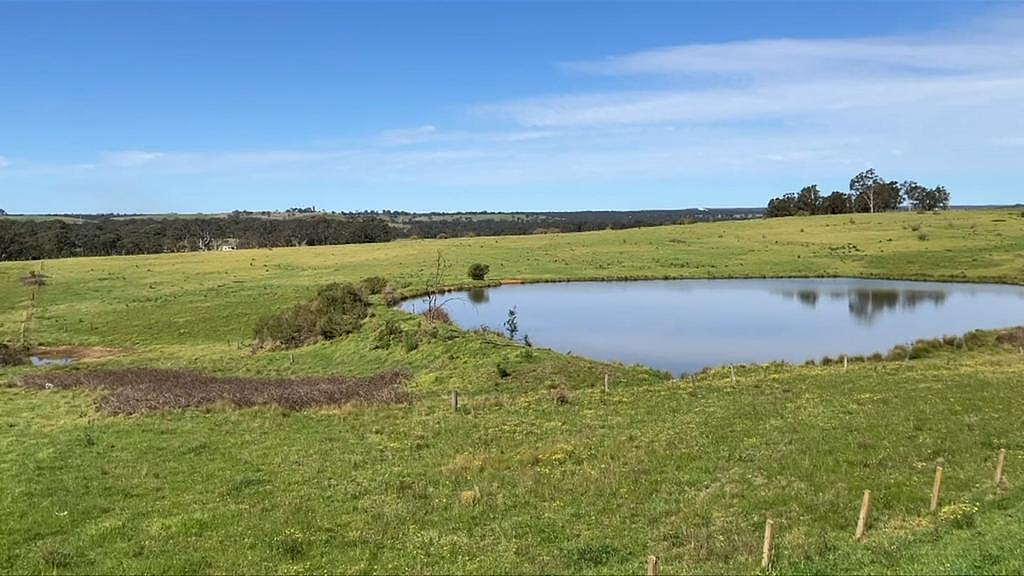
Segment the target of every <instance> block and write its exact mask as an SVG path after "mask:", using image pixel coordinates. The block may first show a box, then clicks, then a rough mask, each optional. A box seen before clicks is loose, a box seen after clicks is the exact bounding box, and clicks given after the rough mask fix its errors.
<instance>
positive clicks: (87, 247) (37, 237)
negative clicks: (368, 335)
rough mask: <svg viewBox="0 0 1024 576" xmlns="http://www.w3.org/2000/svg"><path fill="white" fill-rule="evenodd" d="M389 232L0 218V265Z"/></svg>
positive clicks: (350, 227)
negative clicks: (4, 262) (0, 263)
mask: <svg viewBox="0 0 1024 576" xmlns="http://www.w3.org/2000/svg"><path fill="white" fill-rule="evenodd" d="M394 237H395V230H394V228H393V227H392V226H390V225H388V223H387V222H385V221H384V220H382V219H380V218H372V217H355V218H338V217H328V216H312V217H308V218H302V219H294V220H271V219H265V218H242V217H237V216H229V217H226V218H225V217H203V218H105V219H97V220H93V219H86V220H83V221H80V222H68V221H67V220H63V219H19V218H3V219H0V261H3V260H38V259H42V258H67V257H71V256H119V255H132V254H159V253H164V252H191V251H200V250H219V249H233V248H275V247H282V246H316V245H325V244H354V243H365V242H386V241H388V240H391V239H392V238H394Z"/></svg>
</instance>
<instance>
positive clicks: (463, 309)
mask: <svg viewBox="0 0 1024 576" xmlns="http://www.w3.org/2000/svg"><path fill="white" fill-rule="evenodd" d="M444 299H445V300H447V302H448V303H447V304H446V306H445V308H446V309H447V310H448V313H449V314H450V315H451V317H452V320H453V321H454V322H455V323H456V324H458V325H459V326H461V327H463V328H477V327H480V326H487V327H489V328H493V329H496V330H499V331H503V330H504V326H503V325H504V322H505V320H506V318H507V316H508V310H509V309H511V308H515V310H516V315H517V319H518V325H519V332H518V337H520V338H521V337H523V336H524V335H527V336H529V339H530V341H531V342H532V343H533V345H535V346H541V347H546V348H552V349H554V350H558V351H561V352H569V353H572V354H577V355H580V356H586V357H588V358H594V359H598V360H605V361H618V362H623V363H626V364H643V365H646V366H651V367H653V368H659V369H662V370H668V371H670V372H672V373H674V374H682V373H688V372H694V371H698V370H700V369H702V368H705V367H708V366H720V365H725V364H743V363H766V362H771V361H775V360H783V361H787V362H804V361H806V360H811V359H813V360H819V359H821V358H823V357H824V356H832V357H838V356H841V355H843V354H849V355H860V354H872V353H874V352H885V351H887V350H889V349H890V348H891V347H893V346H895V345H897V344H905V343H907V342H909V341H913V340H917V339H919V338H935V337H940V336H943V335H947V334H954V335H960V334H963V333H965V332H968V331H970V330H973V329H977V328H1001V327H1007V326H1014V325H1018V324H1022V323H1024V287H1020V286H1008V285H997V284H954V283H945V282H909V281H889V280H863V279H853V278H821V279H813V278H812V279H743V280H654V281H642V282H564V283H546V284H520V285H508V286H500V287H496V288H487V289H474V290H468V291H464V292H455V293H451V294H448V295H446V296H445V297H444ZM402 308H403V309H404V310H407V311H410V312H418V311H419V312H421V311H423V310H424V309H425V308H426V304H425V302H424V301H423V300H422V299H414V300H409V301H406V302H404V303H403V304H402Z"/></svg>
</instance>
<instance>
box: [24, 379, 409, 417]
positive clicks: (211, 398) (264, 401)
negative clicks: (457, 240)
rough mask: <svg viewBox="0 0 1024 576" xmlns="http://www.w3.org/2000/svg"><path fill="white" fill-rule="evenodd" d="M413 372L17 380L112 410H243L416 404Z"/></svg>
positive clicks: (112, 411)
mask: <svg viewBox="0 0 1024 576" xmlns="http://www.w3.org/2000/svg"><path fill="white" fill-rule="evenodd" d="M408 378H409V374H408V373H406V372H401V371H388V372H381V373H379V374H374V375H372V376H365V377H346V376H304V377H301V378H252V377H241V376H233V377H225V376H210V375H207V374H202V373H199V372H194V371H191V370H169V369H155V368H126V369H121V370H90V371H78V372H48V373H40V374H30V375H28V376H23V377H21V378H20V379H18V380H16V381H15V383H16V384H18V385H19V386H23V387H26V388H34V389H47V390H49V389H57V390H70V389H87V390H98V391H101V392H103V395H102V396H101V397H100V398H99V407H100V409H102V410H103V411H105V412H109V413H112V414H137V413H142V412H152V411H157V410H176V409H182V408H197V407H201V406H211V405H214V404H221V403H226V404H230V405H232V406H236V407H239V408H248V407H252V406H267V405H275V406H280V407H282V408H287V409H291V410H301V409H305V408H314V407H322V406H344V405H347V404H355V403H359V404H401V403H409V402H412V399H413V398H412V395H411V394H410V393H409V392H408V391H407V390H406V389H405V387H404V383H405V382H406V381H407V380H408Z"/></svg>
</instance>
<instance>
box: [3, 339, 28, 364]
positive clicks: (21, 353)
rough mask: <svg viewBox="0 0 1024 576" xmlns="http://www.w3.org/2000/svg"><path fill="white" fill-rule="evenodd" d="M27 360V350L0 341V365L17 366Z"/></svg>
mask: <svg viewBox="0 0 1024 576" xmlns="http://www.w3.org/2000/svg"><path fill="white" fill-rule="evenodd" d="M25 362H28V350H26V349H25V348H24V347H21V346H14V345H12V344H5V343H4V342H0V366H17V365H19V364H24V363H25Z"/></svg>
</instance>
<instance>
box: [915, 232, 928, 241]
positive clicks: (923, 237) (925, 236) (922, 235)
mask: <svg viewBox="0 0 1024 576" xmlns="http://www.w3.org/2000/svg"><path fill="white" fill-rule="evenodd" d="M917 239H918V240H920V241H922V242H924V241H926V240H928V233H927V232H925V231H924V230H922V231H920V232H918V233H917Z"/></svg>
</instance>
